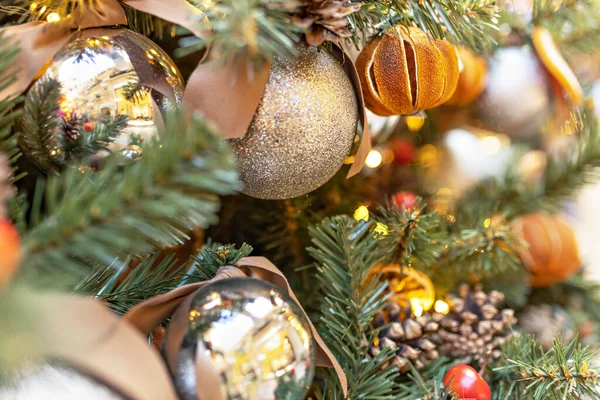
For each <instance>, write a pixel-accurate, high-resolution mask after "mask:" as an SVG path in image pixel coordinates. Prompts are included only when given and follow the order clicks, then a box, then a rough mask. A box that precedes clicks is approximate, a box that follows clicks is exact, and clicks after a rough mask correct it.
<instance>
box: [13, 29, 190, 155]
mask: <svg viewBox="0 0 600 400" xmlns="http://www.w3.org/2000/svg"><path fill="white" fill-rule="evenodd" d="M56 83H58V85H57V86H58V92H59V93H58V99H57V102H58V104H57V109H56V112H57V113H58V116H59V117H60V118H61V119H62V123H59V124H58V126H57V128H56V129H55V132H54V138H53V140H52V144H53V146H51V147H50V148H48V149H47V151H48V152H49V154H48V157H50V158H56V157H62V158H65V154H63V153H64V152H65V151H66V150H65V149H64V147H67V148H68V147H69V145H70V144H76V142H77V140H80V139H81V138H80V136H81V135H88V134H94V131H95V130H96V129H97V128H100V127H102V129H112V130H114V131H115V132H116V133H117V134H116V135H115V137H111V138H104V140H103V144H106V145H107V148H109V149H111V150H112V149H117V150H120V149H122V148H125V147H126V146H127V145H128V144H129V142H130V140H129V136H130V135H134V134H135V135H139V136H141V137H144V138H149V137H153V136H155V135H156V134H157V128H158V127H159V126H160V125H161V124H162V123H163V115H162V114H164V113H166V112H167V111H169V110H170V109H173V108H177V107H179V106H180V105H181V101H182V97H183V89H184V85H183V79H182V77H181V75H180V73H179V71H178V69H177V67H176V66H175V64H174V63H173V61H172V60H171V59H170V58H169V56H168V55H167V54H166V53H165V52H164V51H163V50H162V49H160V48H159V47H158V46H157V45H156V44H154V43H153V42H152V41H150V40H149V39H147V38H145V37H144V36H142V35H140V34H137V33H135V32H133V31H131V30H128V29H122V28H94V29H86V30H82V31H80V32H79V33H77V34H76V35H75V36H74V38H73V39H72V40H71V41H70V42H68V43H67V44H66V45H65V46H64V47H63V48H62V49H61V50H60V51H59V52H58V53H57V54H56V56H55V57H54V58H53V60H52V61H51V62H50V63H49V64H48V66H47V68H46V70H45V71H44V72H43V74H42V75H41V77H40V78H39V79H38V80H37V81H36V82H35V83H34V84H33V86H32V89H31V91H32V92H39V93H43V92H46V93H47V92H48V91H49V89H45V87H44V86H45V85H49V84H56ZM32 101H33V97H32V96H28V98H27V101H26V105H25V107H28V103H29V105H31V104H30V103H31V102H32ZM34 107H35V106H34ZM104 142H106V143H104ZM25 149H26V147H25ZM30 156H32V158H33V160H34V161H35V160H36V158H39V157H36V155H35V154H30Z"/></svg>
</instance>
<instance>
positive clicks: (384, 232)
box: [373, 222, 389, 236]
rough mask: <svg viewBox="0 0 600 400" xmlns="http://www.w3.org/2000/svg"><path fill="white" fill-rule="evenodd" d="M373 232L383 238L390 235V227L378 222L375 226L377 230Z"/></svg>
mask: <svg viewBox="0 0 600 400" xmlns="http://www.w3.org/2000/svg"><path fill="white" fill-rule="evenodd" d="M373 230H374V231H375V232H377V233H380V234H381V235H382V236H387V234H388V233H389V230H388V227H387V226H386V225H385V224H382V223H381V222H378V223H377V224H376V225H375V229H373Z"/></svg>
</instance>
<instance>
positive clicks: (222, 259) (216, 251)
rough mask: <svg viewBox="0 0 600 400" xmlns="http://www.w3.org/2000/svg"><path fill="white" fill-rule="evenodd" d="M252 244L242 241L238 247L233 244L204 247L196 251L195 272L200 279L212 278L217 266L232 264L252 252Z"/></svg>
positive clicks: (217, 268)
mask: <svg viewBox="0 0 600 400" xmlns="http://www.w3.org/2000/svg"><path fill="white" fill-rule="evenodd" d="M252 250H253V249H252V246H250V245H248V244H246V243H244V244H242V246H241V247H240V248H239V249H236V248H235V245H233V244H228V245H216V246H212V247H205V248H203V249H202V250H200V252H199V253H198V256H197V257H196V261H197V273H198V275H199V276H200V277H201V278H202V280H209V279H212V278H214V276H215V275H216V274H217V271H218V270H219V268H221V267H222V266H224V265H233V264H235V263H236V262H238V261H239V260H241V259H242V258H244V257H248V256H249V255H250V253H252Z"/></svg>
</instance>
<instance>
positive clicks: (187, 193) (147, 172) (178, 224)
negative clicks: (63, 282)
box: [21, 117, 238, 279]
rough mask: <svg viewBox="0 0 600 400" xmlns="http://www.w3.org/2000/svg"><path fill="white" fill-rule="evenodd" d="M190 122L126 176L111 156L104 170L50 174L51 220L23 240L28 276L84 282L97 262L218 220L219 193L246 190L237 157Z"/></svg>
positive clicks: (150, 149)
mask: <svg viewBox="0 0 600 400" xmlns="http://www.w3.org/2000/svg"><path fill="white" fill-rule="evenodd" d="M183 120H184V119H183V117H181V118H174V119H171V120H169V121H168V124H167V129H166V132H164V135H162V136H161V137H164V138H165V140H164V141H163V142H162V143H154V144H152V145H149V146H147V147H146V149H145V151H144V156H143V157H142V158H141V159H140V160H139V161H137V162H136V163H134V164H132V165H130V166H129V167H128V168H127V169H126V170H125V171H124V172H123V173H122V174H120V173H119V167H120V158H118V157H109V160H108V161H107V163H106V165H105V167H104V169H103V170H102V171H101V172H99V173H97V174H82V173H80V172H79V171H78V170H76V169H69V170H67V171H65V172H64V173H63V174H62V175H61V176H59V177H52V178H50V179H49V180H48V184H47V188H46V191H45V194H46V215H45V218H44V219H43V221H42V222H41V223H40V224H39V225H37V226H35V227H34V228H33V229H31V230H30V231H29V232H28V233H27V234H26V235H24V237H23V245H24V250H25V251H24V253H25V257H24V261H23V264H22V268H21V271H22V273H23V274H25V275H28V274H29V276H31V274H36V275H37V276H40V275H44V274H45V275H50V276H53V277H64V278H67V279H68V278H71V279H82V278H85V277H86V276H89V273H93V272H95V271H93V266H94V265H95V264H99V265H109V264H111V263H113V261H114V259H115V258H121V259H123V257H126V256H127V255H128V254H134V253H135V254H144V253H146V252H149V251H151V250H152V248H155V247H159V248H167V247H171V246H173V245H175V244H178V243H181V242H182V241H183V240H185V239H186V238H187V235H186V233H185V232H186V231H187V230H188V229H190V228H192V227H194V226H200V227H203V228H205V227H207V226H208V225H209V224H211V223H214V222H216V215H215V213H216V211H217V210H218V208H219V199H218V195H225V194H231V193H233V192H234V191H235V190H237V188H238V181H237V173H236V172H235V160H234V157H233V155H232V153H231V150H230V148H229V146H228V144H227V143H226V142H224V141H222V140H221V139H219V138H217V137H216V136H215V134H214V131H213V130H212V128H211V127H209V126H208V125H207V124H205V123H204V122H203V121H202V120H201V119H199V118H198V117H196V118H194V119H193V121H191V122H190V123H187V124H186V123H184V122H183ZM90 269H91V271H90ZM55 279H57V278H55Z"/></svg>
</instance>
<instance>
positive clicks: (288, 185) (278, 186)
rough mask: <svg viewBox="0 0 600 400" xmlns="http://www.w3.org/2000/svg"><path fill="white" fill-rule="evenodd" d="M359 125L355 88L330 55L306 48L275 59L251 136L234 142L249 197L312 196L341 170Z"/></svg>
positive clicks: (247, 135)
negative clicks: (295, 54)
mask: <svg viewBox="0 0 600 400" xmlns="http://www.w3.org/2000/svg"><path fill="white" fill-rule="evenodd" d="M357 122H358V105H357V99H356V95H355V93H354V88H353V86H352V83H351V81H350V79H349V78H348V75H347V74H346V73H345V72H344V70H343V68H342V66H341V65H340V63H339V62H338V61H337V60H336V59H335V58H334V57H333V56H332V55H331V54H329V53H328V52H326V51H319V50H317V49H316V48H313V47H307V46H301V47H300V48H299V58H298V59H296V60H287V59H281V58H277V57H276V58H275V59H274V61H273V64H272V67H271V73H270V76H269V81H268V83H267V86H266V88H265V91H264V94H263V97H262V100H261V102H260V104H259V106H258V109H257V110H256V114H255V115H254V119H253V120H252V123H251V124H250V127H249V129H248V131H247V133H246V135H245V136H244V137H243V138H241V139H234V140H232V145H233V149H234V152H235V154H236V156H237V159H238V166H239V170H240V176H241V180H242V182H243V183H244V189H243V191H242V192H243V193H245V194H247V195H249V196H252V197H258V198H261V199H287V198H292V197H297V196H300V195H303V194H306V193H308V192H310V191H312V190H315V189H317V188H318V187H319V186H321V185H323V184H324V183H325V182H327V181H328V180H329V179H330V178H331V177H332V176H333V175H335V173H336V172H337V171H338V170H339V169H340V167H341V166H342V164H343V163H344V160H345V159H346V157H347V156H348V153H349V152H350V149H351V147H352V144H353V140H354V136H355V133H356V124H357Z"/></svg>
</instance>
